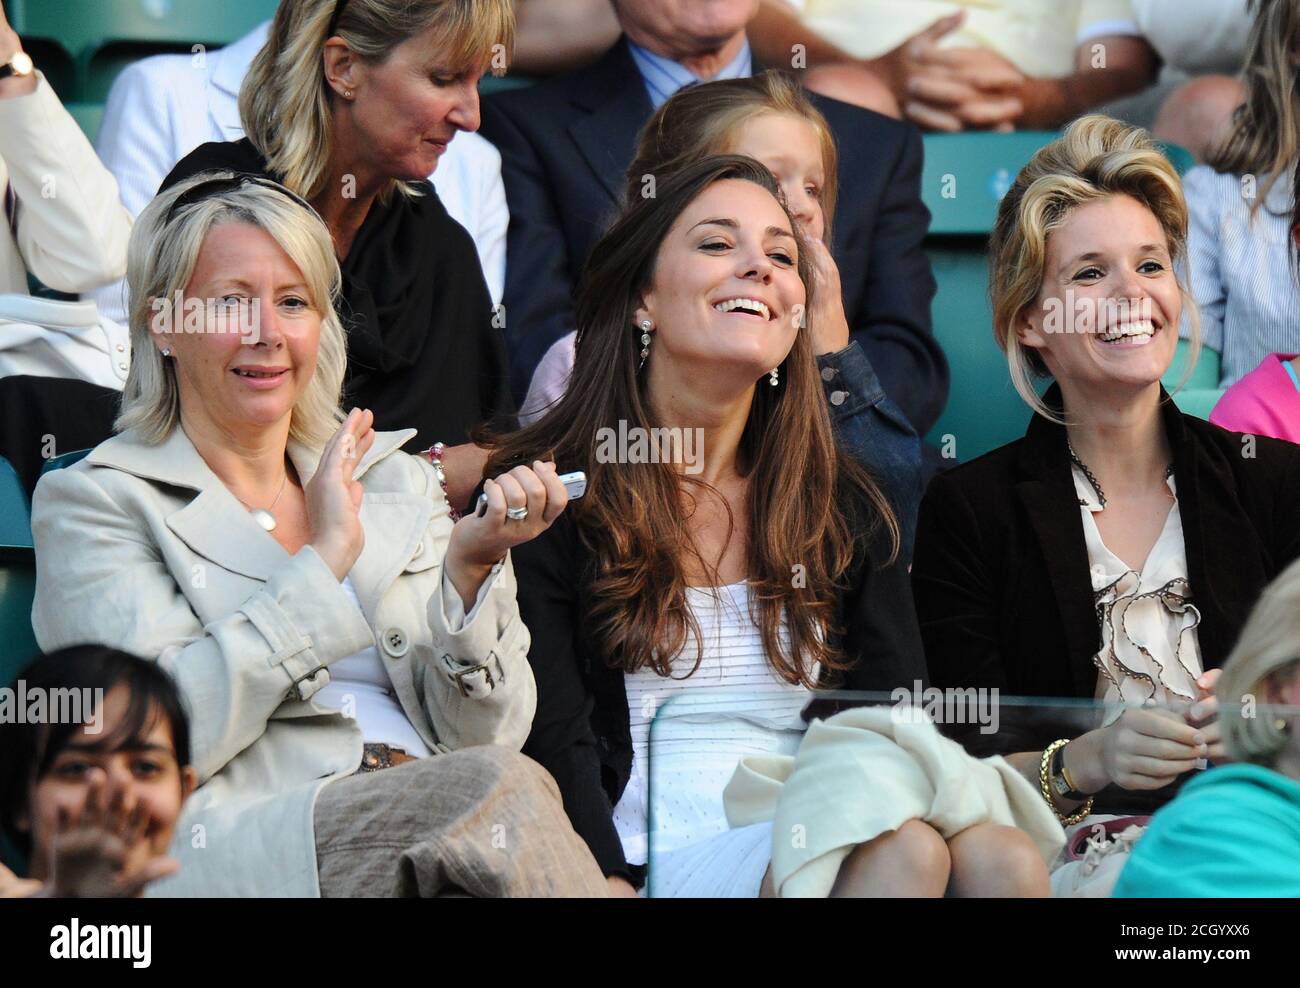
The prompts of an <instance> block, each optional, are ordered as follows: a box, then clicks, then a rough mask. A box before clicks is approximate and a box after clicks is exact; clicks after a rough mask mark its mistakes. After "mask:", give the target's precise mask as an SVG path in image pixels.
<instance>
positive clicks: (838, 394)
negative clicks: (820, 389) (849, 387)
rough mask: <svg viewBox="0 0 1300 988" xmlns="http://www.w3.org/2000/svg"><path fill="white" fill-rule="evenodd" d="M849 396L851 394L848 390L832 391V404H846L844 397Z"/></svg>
mask: <svg viewBox="0 0 1300 988" xmlns="http://www.w3.org/2000/svg"><path fill="white" fill-rule="evenodd" d="M848 396H849V395H848V392H847V391H832V392H831V404H832V405H835V406H836V407H839V406H840V405H843V404H844V399H845V398H847V397H848Z"/></svg>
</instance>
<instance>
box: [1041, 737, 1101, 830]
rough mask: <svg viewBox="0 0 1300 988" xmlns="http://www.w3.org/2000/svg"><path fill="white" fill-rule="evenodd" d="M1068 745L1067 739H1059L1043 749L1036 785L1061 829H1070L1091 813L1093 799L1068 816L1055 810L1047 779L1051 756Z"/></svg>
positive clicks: (1049, 782) (1089, 799)
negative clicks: (1040, 789)
mask: <svg viewBox="0 0 1300 988" xmlns="http://www.w3.org/2000/svg"><path fill="white" fill-rule="evenodd" d="M1069 743H1070V739H1069V738H1061V739H1060V740H1058V741H1053V742H1052V743H1051V744H1049V745H1048V746H1047V747H1046V749H1044V751H1043V757H1042V758H1041V759H1040V760H1039V762H1038V784H1039V786H1040V787H1041V788H1042V792H1043V799H1045V800H1046V801H1047V805H1048V806H1049V807H1050V808H1051V810H1052V812H1053V813H1055V814H1056V819H1058V820H1060V821H1061V826H1063V827H1072V826H1074V824H1076V823H1079V822H1080V821H1081V820H1083V819H1084V818H1085V817H1087V815H1088V814H1089V813H1091V812H1092V803H1093V800H1094V798H1095V797H1093V796H1089V797H1088V799H1087V801H1086V802H1085V803H1084V804H1083V805H1082V806H1080V807H1079V808H1078V809H1077V810H1075V811H1074V812H1073V813H1068V814H1067V813H1062V812H1061V811H1060V810H1059V809H1057V807H1056V801H1055V800H1053V799H1052V786H1051V780H1050V778H1049V777H1048V776H1049V773H1050V771H1051V765H1052V756H1053V755H1054V754H1056V749H1057V748H1060V747H1062V746H1064V745H1067V744H1069Z"/></svg>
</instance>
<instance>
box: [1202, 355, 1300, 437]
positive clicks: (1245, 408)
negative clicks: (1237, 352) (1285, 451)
mask: <svg viewBox="0 0 1300 988" xmlns="http://www.w3.org/2000/svg"><path fill="white" fill-rule="evenodd" d="M1294 357H1295V354H1285V353H1283V354H1276V353H1275V354H1270V355H1269V356H1267V357H1265V358H1264V361H1263V363H1261V364H1260V365H1259V366H1258V367H1256V368H1255V369H1254V370H1253V371H1251V372H1250V373H1249V374H1247V375H1246V376H1245V377H1243V378H1242V379H1241V380H1240V381H1238V382H1237V383H1236V384H1234V385H1233V386H1232V387H1230V388H1229V389H1228V390H1227V391H1226V392H1225V393H1224V395H1223V397H1222V398H1220V399H1219V403H1218V404H1217V405H1215V406H1214V411H1212V412H1211V413H1210V421H1211V422H1213V423H1214V424H1215V425H1218V426H1222V427H1223V428H1225V429H1228V430H1230V431H1232V432H1249V433H1251V434H1253V435H1256V436H1272V437H1273V438H1274V439H1285V440H1287V441H1288V442H1293V443H1300V391H1297V390H1296V386H1295V382H1293V381H1292V380H1291V375H1290V374H1288V373H1287V370H1286V368H1285V367H1283V366H1282V362H1283V361H1284V360H1291V359H1293V358H1294Z"/></svg>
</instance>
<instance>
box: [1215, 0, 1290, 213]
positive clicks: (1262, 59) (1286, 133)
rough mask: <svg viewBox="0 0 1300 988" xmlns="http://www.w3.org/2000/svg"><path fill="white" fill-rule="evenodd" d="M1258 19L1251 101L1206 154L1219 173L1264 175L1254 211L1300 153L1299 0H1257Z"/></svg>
mask: <svg viewBox="0 0 1300 988" xmlns="http://www.w3.org/2000/svg"><path fill="white" fill-rule="evenodd" d="M1252 4H1253V6H1254V7H1255V8H1256V9H1255V20H1254V23H1253V24H1252V26H1251V30H1250V40H1249V41H1248V42H1247V54H1246V66H1245V68H1244V69H1243V70H1242V77H1241V78H1242V84H1243V85H1244V86H1245V89H1246V99H1245V102H1243V103H1242V104H1241V106H1239V107H1237V109H1236V110H1235V111H1234V113H1233V117H1232V129H1231V130H1230V131H1229V132H1228V136H1227V137H1225V138H1224V139H1223V141H1222V142H1221V143H1220V144H1219V145H1218V146H1217V147H1213V148H1211V149H1210V150H1209V152H1208V153H1207V154H1206V163H1207V164H1208V165H1210V167H1212V168H1213V169H1214V170H1215V171H1217V172H1226V173H1229V174H1232V175H1246V174H1253V175H1257V176H1262V181H1261V183H1260V186H1259V188H1258V189H1257V190H1256V196H1255V199H1254V201H1253V202H1252V203H1251V206H1250V212H1251V215H1252V216H1254V214H1255V210H1257V209H1258V208H1259V207H1260V204H1261V203H1263V202H1264V200H1265V199H1267V198H1268V193H1269V191H1270V190H1271V189H1272V187H1273V183H1274V182H1276V181H1277V180H1278V179H1279V178H1281V177H1282V176H1283V175H1285V174H1287V173H1288V172H1289V171H1290V169H1291V166H1292V164H1293V163H1294V162H1295V160H1296V156H1297V154H1298V153H1300V121H1298V118H1300V69H1298V68H1297V66H1296V62H1295V60H1294V59H1295V56H1294V55H1293V52H1295V51H1296V50H1297V48H1300V0H1252Z"/></svg>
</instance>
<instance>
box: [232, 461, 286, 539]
mask: <svg viewBox="0 0 1300 988" xmlns="http://www.w3.org/2000/svg"><path fill="white" fill-rule="evenodd" d="M288 483H289V471H288V470H285V472H284V479H283V480H282V481H280V490H279V491H278V492H276V495H275V500H274V501H272V502H271V506H270V507H269V508H249V507H248V502H247V501H245V500H244V499H243V498H242V497H241V498H240V499H239V503H240V504H242V505H243V506H244V507H245V508H248V513H249V514H251V515H252V516H253V521H255V522H257V523H258V524H259V525H261V526H262V527H263V528H264V529H266V530H267V531H268V532H274V531H275V526H276V520H275V515H273V514H271V512H272V511H274V510H275V506H276V505H277V504H278V503H279V502H280V495H281V494H283V493H284V488H285V485H286V484H288Z"/></svg>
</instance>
